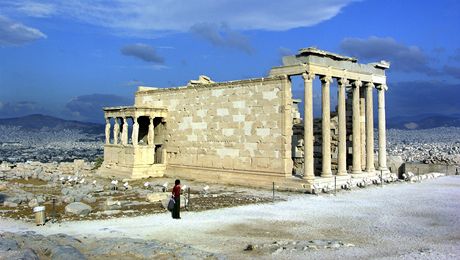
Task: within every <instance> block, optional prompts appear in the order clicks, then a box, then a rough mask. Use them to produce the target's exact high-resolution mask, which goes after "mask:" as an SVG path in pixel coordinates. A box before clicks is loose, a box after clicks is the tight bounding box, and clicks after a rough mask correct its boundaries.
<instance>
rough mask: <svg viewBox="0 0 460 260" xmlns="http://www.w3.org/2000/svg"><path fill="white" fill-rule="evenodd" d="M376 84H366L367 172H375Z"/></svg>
mask: <svg viewBox="0 0 460 260" xmlns="http://www.w3.org/2000/svg"><path fill="white" fill-rule="evenodd" d="M373 89H374V84H373V83H372V82H369V83H367V84H366V172H374V171H375V168H374V106H373V101H372V91H373Z"/></svg>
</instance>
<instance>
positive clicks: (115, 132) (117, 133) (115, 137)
mask: <svg viewBox="0 0 460 260" xmlns="http://www.w3.org/2000/svg"><path fill="white" fill-rule="evenodd" d="M119 136H120V124H118V118H117V117H115V124H114V125H113V144H118V137H119Z"/></svg>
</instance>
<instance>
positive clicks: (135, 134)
mask: <svg viewBox="0 0 460 260" xmlns="http://www.w3.org/2000/svg"><path fill="white" fill-rule="evenodd" d="M131 140H132V142H133V145H137V144H138V142H139V123H137V117H133V133H132V134H131Z"/></svg>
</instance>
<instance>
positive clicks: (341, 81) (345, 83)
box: [337, 78, 350, 87]
mask: <svg viewBox="0 0 460 260" xmlns="http://www.w3.org/2000/svg"><path fill="white" fill-rule="evenodd" d="M337 82H338V83H339V86H344V87H346V86H348V85H350V81H349V80H348V79H347V78H340V79H339V80H338V81H337Z"/></svg>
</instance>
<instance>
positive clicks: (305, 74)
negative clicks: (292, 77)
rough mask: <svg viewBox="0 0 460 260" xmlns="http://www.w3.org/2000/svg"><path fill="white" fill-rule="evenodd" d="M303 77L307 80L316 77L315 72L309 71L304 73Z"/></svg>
mask: <svg viewBox="0 0 460 260" xmlns="http://www.w3.org/2000/svg"><path fill="white" fill-rule="evenodd" d="M302 78H303V80H305V81H311V80H313V79H314V78H315V74H313V73H311V72H308V71H307V72H304V73H302Z"/></svg>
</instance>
